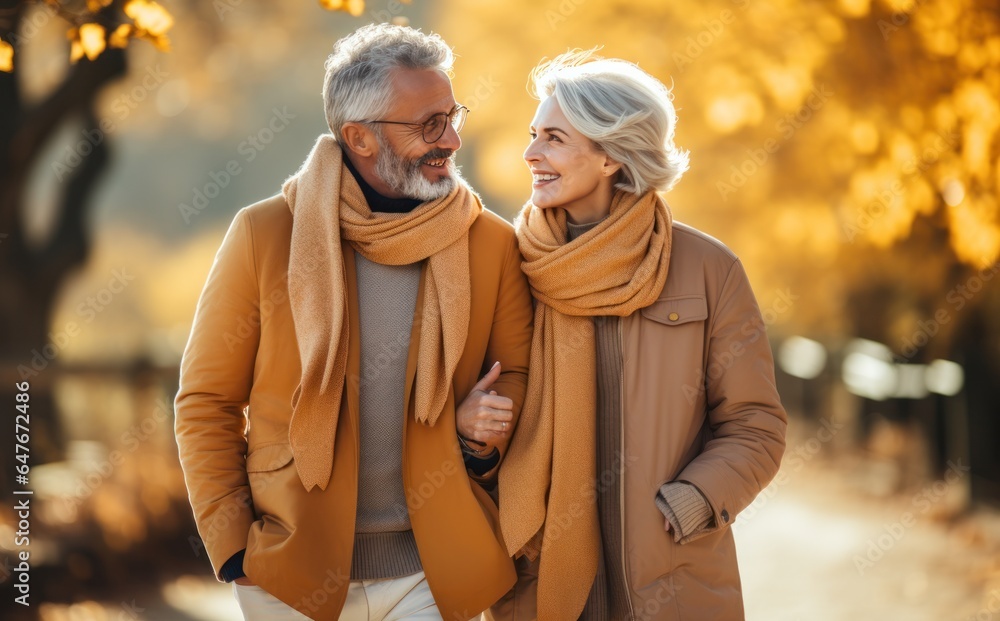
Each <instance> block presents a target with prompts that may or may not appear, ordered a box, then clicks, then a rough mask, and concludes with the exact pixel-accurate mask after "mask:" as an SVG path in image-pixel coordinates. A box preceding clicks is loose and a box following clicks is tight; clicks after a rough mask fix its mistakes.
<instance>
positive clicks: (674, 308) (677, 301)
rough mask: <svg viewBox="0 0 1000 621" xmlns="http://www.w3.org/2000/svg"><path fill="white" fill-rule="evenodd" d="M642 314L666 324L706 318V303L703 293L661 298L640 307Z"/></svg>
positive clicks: (677, 323) (670, 324) (674, 324)
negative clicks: (644, 306) (642, 307)
mask: <svg viewBox="0 0 1000 621" xmlns="http://www.w3.org/2000/svg"><path fill="white" fill-rule="evenodd" d="M641 312H642V316H643V317H645V318H646V319H651V320H653V321H656V322H658V323H662V324H666V325H668V326H677V325H680V324H682V323H688V322H689V321H705V320H706V319H708V303H707V302H706V301H705V296H703V295H684V296H678V297H672V298H661V299H659V300H657V301H655V302H653V303H652V304H650V305H649V306H647V307H646V308H644V309H642V311H641Z"/></svg>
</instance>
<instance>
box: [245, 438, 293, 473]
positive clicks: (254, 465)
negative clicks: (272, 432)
mask: <svg viewBox="0 0 1000 621" xmlns="http://www.w3.org/2000/svg"><path fill="white" fill-rule="evenodd" d="M290 461H292V447H291V446H290V445H288V444H285V443H283V442H282V443H278V444H265V445H264V446H258V447H257V448H255V449H254V450H252V451H250V454H249V455H247V472H269V471H271V470H277V469H278V468H281V467H282V466H284V465H285V464H287V463H288V462H290Z"/></svg>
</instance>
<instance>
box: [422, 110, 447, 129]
mask: <svg viewBox="0 0 1000 621" xmlns="http://www.w3.org/2000/svg"><path fill="white" fill-rule="evenodd" d="M444 119H445V117H443V116H441V115H438V114H435V115H434V116H432V117H431V118H430V119H429V120H428V121H427V122H426V123H424V127H426V128H427V131H432V132H436V131H440V129H441V126H442V125H444Z"/></svg>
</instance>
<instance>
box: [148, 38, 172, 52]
mask: <svg viewBox="0 0 1000 621" xmlns="http://www.w3.org/2000/svg"><path fill="white" fill-rule="evenodd" d="M146 39H147V40H149V42H150V43H152V44H153V47H155V48H156V49H158V50H160V51H161V52H169V51H170V39H168V38H167V37H154V36H150V35H147V36H146Z"/></svg>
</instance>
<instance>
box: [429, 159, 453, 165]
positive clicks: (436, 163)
mask: <svg viewBox="0 0 1000 621" xmlns="http://www.w3.org/2000/svg"><path fill="white" fill-rule="evenodd" d="M447 161H448V160H446V159H444V160H427V164H428V165H429V166H444V164H445V162H447Z"/></svg>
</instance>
